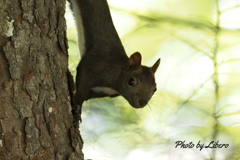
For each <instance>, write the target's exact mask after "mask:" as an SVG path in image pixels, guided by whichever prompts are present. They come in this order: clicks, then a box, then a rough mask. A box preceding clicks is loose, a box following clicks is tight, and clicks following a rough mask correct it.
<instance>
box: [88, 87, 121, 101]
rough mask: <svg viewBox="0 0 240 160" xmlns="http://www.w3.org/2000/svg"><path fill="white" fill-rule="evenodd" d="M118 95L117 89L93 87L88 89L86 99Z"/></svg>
mask: <svg viewBox="0 0 240 160" xmlns="http://www.w3.org/2000/svg"><path fill="white" fill-rule="evenodd" d="M116 96H119V93H118V91H116V90H114V89H112V88H109V87H94V88H92V89H91V90H90V92H89V94H88V97H87V99H91V98H101V97H116Z"/></svg>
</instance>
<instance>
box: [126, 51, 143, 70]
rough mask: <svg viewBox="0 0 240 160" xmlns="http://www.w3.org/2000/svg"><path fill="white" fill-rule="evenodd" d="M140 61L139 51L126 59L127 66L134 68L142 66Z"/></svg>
mask: <svg viewBox="0 0 240 160" xmlns="http://www.w3.org/2000/svg"><path fill="white" fill-rule="evenodd" d="M141 61H142V56H141V54H140V53H139V52H135V53H133V54H132V55H131V56H130V58H129V59H128V65H129V68H131V67H134V68H137V69H140V68H141V67H142V66H141Z"/></svg>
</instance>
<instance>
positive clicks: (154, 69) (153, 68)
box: [151, 58, 161, 73]
mask: <svg viewBox="0 0 240 160" xmlns="http://www.w3.org/2000/svg"><path fill="white" fill-rule="evenodd" d="M160 61H161V59H160V58H159V59H158V60H157V61H156V62H155V64H154V65H153V66H152V67H151V70H152V72H153V73H155V72H156V70H157V69H158V66H159V64H160Z"/></svg>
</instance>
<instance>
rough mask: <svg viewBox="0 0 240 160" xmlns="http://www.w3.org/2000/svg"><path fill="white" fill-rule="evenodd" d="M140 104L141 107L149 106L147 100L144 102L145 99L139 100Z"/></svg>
mask: <svg viewBox="0 0 240 160" xmlns="http://www.w3.org/2000/svg"><path fill="white" fill-rule="evenodd" d="M138 104H139V106H140V107H144V106H146V105H147V101H146V100H143V99H140V100H138Z"/></svg>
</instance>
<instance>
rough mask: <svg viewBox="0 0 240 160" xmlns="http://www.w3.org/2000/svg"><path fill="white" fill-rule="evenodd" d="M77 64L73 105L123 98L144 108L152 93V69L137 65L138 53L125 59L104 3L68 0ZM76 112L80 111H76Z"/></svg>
mask: <svg viewBox="0 0 240 160" xmlns="http://www.w3.org/2000/svg"><path fill="white" fill-rule="evenodd" d="M70 3H71V8H72V11H73V14H74V17H75V21H76V25H77V31H78V43H79V50H80V52H81V61H80V63H79V65H78V67H77V76H76V104H77V106H79V107H80V108H78V109H77V110H78V112H81V107H82V103H83V102H84V101H85V100H88V99H91V98H100V97H116V96H118V95H121V96H123V97H124V98H125V99H126V100H127V101H128V102H129V104H130V105H131V106H132V107H134V108H143V107H144V106H146V105H147V103H148V101H149V100H150V99H151V97H152V95H153V94H154V92H155V91H156V83H155V78H154V73H155V72H156V70H157V68H158V66H159V64H160V58H159V59H158V60H157V61H156V62H155V64H154V65H153V66H152V67H146V66H143V65H141V60H142V57H141V54H140V53H139V52H135V53H133V54H132V55H131V56H130V57H128V56H127V54H126V52H125V50H124V47H123V45H122V43H121V40H120V38H119V36H118V33H117V31H116V29H115V27H114V24H113V21H112V18H111V14H110V10H109V7H108V3H107V1H106V0H71V2H70ZM79 110H80V111H79Z"/></svg>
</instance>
